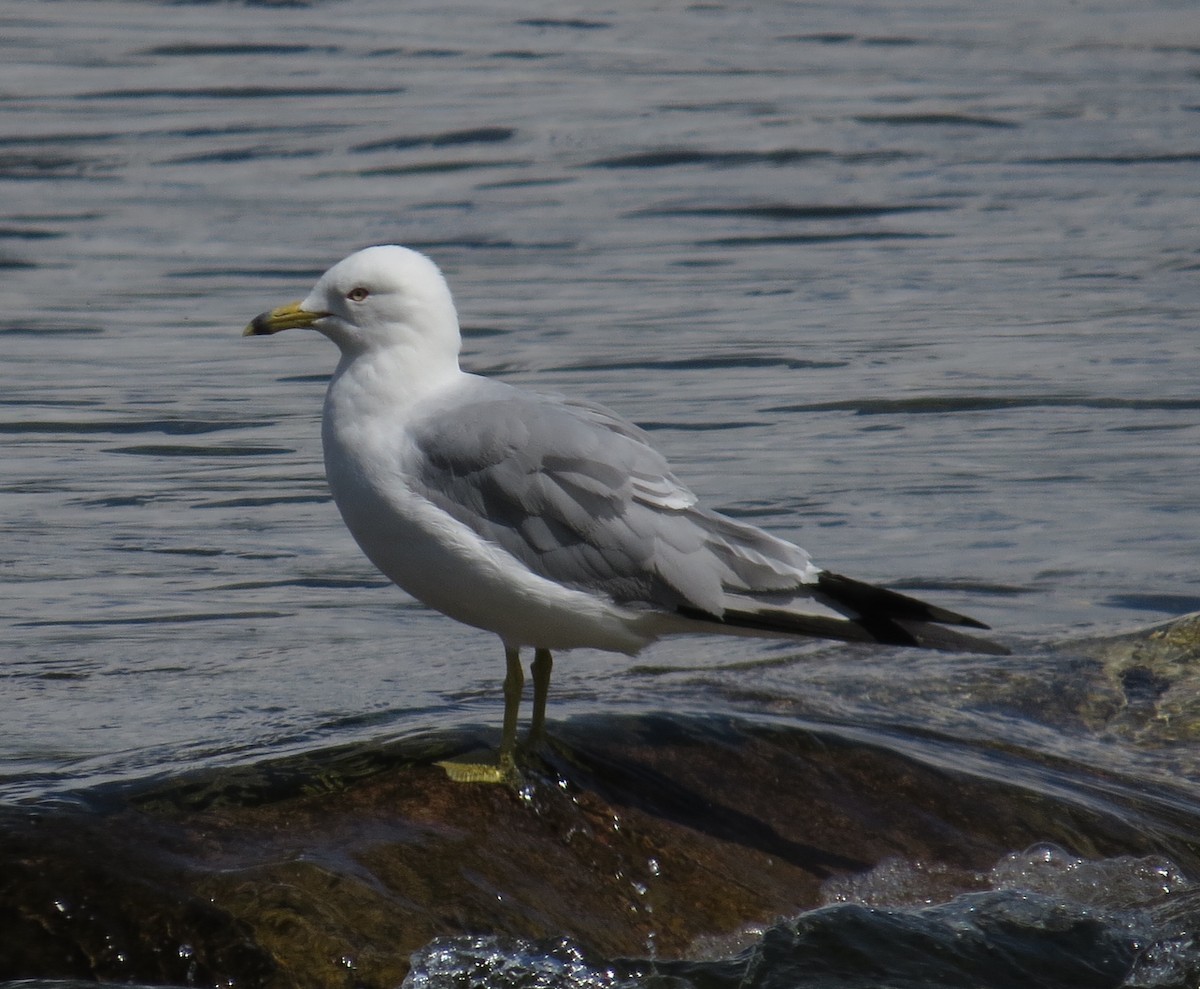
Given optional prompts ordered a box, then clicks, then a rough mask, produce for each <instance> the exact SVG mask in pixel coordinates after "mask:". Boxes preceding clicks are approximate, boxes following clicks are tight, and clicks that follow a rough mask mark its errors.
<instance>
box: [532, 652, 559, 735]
mask: <svg viewBox="0 0 1200 989" xmlns="http://www.w3.org/2000/svg"><path fill="white" fill-rule="evenodd" d="M553 668H554V657H553V656H552V655H551V654H550V650H549V649H535V650H534V651H533V663H532V664H531V665H530V667H529V669H530V671H531V672H532V673H533V717H532V718H531V719H530V721H529V743H530V744H531V745H537V744H538V743H540V742H541V740H542V735H544V734H545V731H546V697H547V696H548V695H549V693H550V671H551V670H552V669H553Z"/></svg>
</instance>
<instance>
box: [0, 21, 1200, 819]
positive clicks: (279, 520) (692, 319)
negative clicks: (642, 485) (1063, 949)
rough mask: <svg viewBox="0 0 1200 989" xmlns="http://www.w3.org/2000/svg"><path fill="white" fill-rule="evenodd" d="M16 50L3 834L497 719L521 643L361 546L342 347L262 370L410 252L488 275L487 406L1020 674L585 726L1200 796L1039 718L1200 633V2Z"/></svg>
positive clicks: (266, 25) (633, 699) (8, 281)
mask: <svg viewBox="0 0 1200 989" xmlns="http://www.w3.org/2000/svg"><path fill="white" fill-rule="evenodd" d="M0 23H2V24H3V30H2V31H0V39H2V40H0V92H2V93H3V96H2V97H0V101H2V102H0V107H2V109H3V116H2V117H0V191H2V199H0V210H2V216H0V272H2V275H3V277H2V279H0V312H3V314H4V315H3V317H0V347H2V353H3V355H4V360H3V362H0V386H2V387H0V432H2V433H3V437H4V441H5V447H6V459H5V463H6V470H5V471H4V476H3V478H2V479H0V490H2V491H3V504H4V507H5V511H4V517H3V522H2V523H0V524H2V525H3V527H4V546H5V550H4V554H3V566H2V568H0V581H2V582H3V588H4V594H3V600H4V604H3V606H2V607H3V615H2V620H3V622H4V624H5V635H4V639H3V643H4V645H3V665H2V666H0V676H2V677H3V679H4V698H5V701H4V707H5V714H4V723H5V729H6V730H5V731H4V733H3V739H2V742H0V799H3V800H4V801H5V802H7V803H14V804H15V803H21V802H26V803H28V802H34V803H37V802H42V801H45V800H47V799H49V798H52V797H57V796H61V795H63V794H65V793H69V792H79V791H87V790H90V789H94V788H96V787H101V786H104V785H107V784H113V783H129V782H137V781H146V780H150V779H154V778H159V777H161V778H166V779H169V778H172V777H173V776H175V775H177V774H179V773H181V772H184V771H190V770H194V769H196V768H197V767H208V768H211V767H218V766H225V765H240V764H246V763H250V762H254V761H257V760H260V759H263V758H266V757H276V756H282V755H287V754H295V753H308V752H320V751H321V750H322V749H324V748H325V747H328V746H332V745H341V744H344V743H356V742H368V741H370V740H373V739H379V738H395V737H406V736H416V735H419V734H421V733H424V732H428V731H430V730H431V729H449V728H454V727H457V726H460V725H463V724H473V723H480V722H482V723H494V722H495V721H496V720H497V719H498V715H499V695H498V680H499V678H500V676H501V661H500V651H499V646H498V643H496V642H495V641H493V640H492V639H491V638H489V637H488V636H486V635H484V634H482V633H476V632H474V631H471V630H467V629H463V628H461V627H458V626H455V625H454V624H452V623H450V622H449V621H447V620H445V619H442V618H440V617H438V616H434V615H431V614H429V613H427V612H426V611H424V610H423V609H422V608H420V607H418V606H416V605H415V604H413V603H411V602H408V601H406V600H404V599H403V597H402V596H401V595H400V594H399V593H398V592H396V591H395V589H393V588H390V587H388V586H387V585H386V584H385V583H384V582H383V581H382V580H381V579H380V578H379V577H378V575H377V574H375V573H374V572H373V571H372V569H371V568H370V566H369V565H368V564H367V563H366V562H365V560H363V559H361V557H360V556H359V554H358V552H357V550H356V548H355V547H354V546H353V545H352V543H351V541H350V539H349V537H348V536H347V535H346V534H345V532H344V531H343V529H342V527H341V524H340V522H339V520H338V518H337V515H336V511H335V510H334V508H333V506H332V505H331V504H330V503H329V501H328V498H327V495H326V491H325V486H324V480H323V477H322V472H321V467H320V460H321V458H320V448H319V436H318V417H319V410H320V401H321V393H322V388H323V382H324V378H325V376H326V375H327V374H328V372H329V370H330V369H331V367H332V363H333V352H332V350H331V349H330V348H329V347H328V345H326V344H325V343H324V341H322V340H320V339H318V338H316V337H313V336H309V335H304V334H295V335H293V334H286V335H284V336H283V337H279V338H274V339H271V340H269V341H264V340H241V339H239V337H238V333H239V332H240V328H241V327H242V326H243V325H244V324H245V323H246V321H247V320H248V319H249V318H250V317H252V316H253V315H254V314H256V313H257V312H260V311H261V310H263V309H267V308H270V307H272V306H274V305H276V304H278V303H281V302H285V301H288V300H290V299H293V298H298V297H300V296H302V295H303V294H305V293H306V291H307V289H308V287H309V285H310V284H311V282H312V281H313V279H314V278H315V277H316V276H317V274H319V272H320V271H321V270H323V269H324V268H325V267H326V266H327V265H328V264H330V263H332V262H333V261H334V260H336V259H338V258H340V257H341V256H343V255H345V254H347V253H349V252H350V251H351V250H353V249H355V248H357V247H360V246H364V245H366V244H370V243H378V242H388V241H396V242H401V243H406V244H409V245H412V246H415V247H418V248H420V249H423V250H426V251H427V252H429V253H430V254H431V255H433V256H434V257H435V259H436V260H437V261H438V262H439V263H440V264H441V265H442V266H443V268H444V270H445V271H446V272H447V274H448V277H449V279H450V282H451V286H452V288H453V289H454V291H455V295H456V299H457V301H458V305H459V309H460V313H461V314H462V317H463V321H464V324H465V328H466V336H467V345H466V354H465V363H466V364H467V365H468V366H469V367H470V368H471V369H473V370H479V371H482V372H485V373H489V374H490V373H495V374H500V375H503V376H504V377H505V378H506V379H508V380H510V381H513V382H515V383H518V384H523V385H536V386H538V387H544V388H548V389H560V390H564V391H570V392H573V393H579V394H584V395H587V396H589V397H591V398H593V399H597V400H600V401H603V402H606V403H608V404H611V405H613V406H614V407H616V408H617V409H619V410H620V411H621V412H623V413H624V414H626V415H628V416H629V417H631V418H633V419H635V420H636V421H638V422H640V423H642V424H644V425H646V426H647V427H649V428H650V429H652V430H653V432H654V438H655V440H656V442H657V443H658V444H659V445H660V446H661V447H662V448H663V449H664V450H665V451H666V452H668V454H669V455H670V456H671V458H672V460H673V461H674V462H675V463H676V465H677V467H678V468H679V473H680V474H681V476H682V477H683V478H684V479H685V480H686V481H687V482H688V483H689V484H690V485H691V486H692V487H693V488H694V489H695V490H696V491H698V492H699V493H700V494H701V495H702V497H704V498H705V500H706V501H707V502H708V503H709V504H711V505H713V506H715V507H718V508H720V509H722V510H725V511H728V512H730V513H732V514H735V515H738V516H741V517H747V518H751V519H753V520H754V521H755V522H756V523H758V524H761V525H763V526H765V527H767V528H769V529H771V530H772V531H774V532H777V533H779V534H780V535H783V536H785V537H787V538H792V539H795V540H796V541H798V542H800V543H801V544H802V545H804V546H805V547H806V548H808V549H809V550H810V551H811V552H813V554H814V555H815V556H816V558H817V559H818V560H819V561H821V562H822V563H824V564H826V565H828V566H830V567H831V568H834V569H837V570H840V571H842V572H845V573H848V574H852V575H855V576H859V577H863V578H867V579H873V580H879V581H883V582H888V583H891V584H893V585H895V586H900V587H905V588H909V589H912V590H914V591H916V592H919V593H921V594H924V595H928V596H931V597H934V598H936V600H937V601H938V602H939V603H942V604H945V605H946V606H948V607H951V608H955V609H959V610H963V611H966V612H968V613H970V614H973V615H976V616H978V617H979V618H981V619H983V620H985V621H987V622H989V623H990V624H992V625H994V626H995V627H996V628H997V630H998V632H999V635H1000V636H1001V637H1002V638H1003V639H1004V640H1005V641H1007V642H1009V643H1010V644H1011V645H1013V646H1014V647H1015V649H1016V650H1017V652H1018V653H1019V654H1021V655H1022V656H1023V657H1025V658H1023V659H1019V660H1016V661H1014V663H1016V664H1017V665H1016V666H1015V667H1005V666H1003V665H1002V661H996V660H982V659H972V660H970V661H965V660H960V659H948V658H945V657H910V656H907V655H902V656H897V655H895V654H890V655H888V656H886V657H883V658H881V659H880V660H878V661H872V660H869V659H867V658H865V657H858V659H861V661H858V659H856V662H855V663H854V664H853V665H852V666H851V665H848V664H847V663H845V662H844V660H843V655H844V654H843V653H842V652H840V651H839V650H838V649H826V648H824V647H809V648H807V649H805V650H801V651H800V652H799V653H797V651H796V650H795V649H793V648H791V647H787V648H783V647H780V646H777V645H776V646H767V645H763V644H761V643H754V642H751V641H742V640H731V641H704V640H700V641H694V640H678V641H674V642H670V643H664V644H661V645H659V646H656V647H655V648H654V649H653V650H652V651H651V652H650V653H647V654H646V655H644V656H643V657H641V660H640V661H639V665H637V666H635V667H632V668H631V666H630V664H629V662H628V661H627V660H625V659H623V658H620V657H611V656H607V655H604V654H598V653H585V652H580V653H577V654H573V655H571V656H569V657H564V658H563V660H562V661H561V662H560V663H559V664H558V668H557V669H556V672H555V684H554V690H553V694H552V699H551V712H550V713H551V717H552V718H558V719H563V718H569V717H572V716H576V715H582V714H586V713H589V712H593V711H596V710H617V709H625V710H628V711H630V712H633V713H637V712H642V711H654V710H657V709H659V708H660V707H671V708H685V709H691V710H700V711H703V710H714V709H715V710H728V709H729V707H730V706H733V707H735V708H736V709H737V710H739V711H741V712H743V713H745V714H746V715H747V716H750V717H754V716H758V715H766V716H770V717H781V718H785V719H786V718H797V719H799V718H810V719H816V720H818V721H820V722H822V723H825V724H832V725H842V726H847V730H848V731H849V730H851V729H850V728H849V726H856V728H855V729H854V730H861V731H863V732H866V733H867V734H868V735H871V737H873V738H876V739H877V740H879V741H880V744H889V745H894V746H896V747H898V748H900V749H905V748H906V747H916V748H920V746H921V744H922V743H921V742H920V732H921V730H922V729H925V728H928V727H929V726H930V725H933V726H935V727H936V729H937V731H939V732H941V733H943V735H944V736H945V737H946V738H949V739H950V740H951V744H950V745H949V746H948V748H946V749H942V750H940V752H939V755H938V758H940V759H945V760H949V761H951V762H955V761H956V760H957V762H958V763H959V764H961V765H968V764H969V765H972V766H974V765H975V764H976V762H979V763H981V768H979V772H981V773H984V774H986V773H988V772H994V773H996V774H997V775H1002V774H1003V773H1005V772H1007V771H1008V769H1009V768H1010V767H1009V766H1008V765H1007V763H1005V761H1004V759H1003V758H1001V757H999V756H997V755H995V752H996V751H999V749H998V748H993V747H1003V746H1005V745H1016V746H1017V747H1018V748H1021V750H1022V751H1028V752H1049V753H1052V754H1053V755H1054V756H1056V757H1060V758H1061V759H1062V760H1064V763H1065V764H1066V765H1067V766H1072V765H1073V766H1075V767H1076V768H1077V770H1078V771H1079V772H1080V773H1085V772H1087V771H1091V770H1092V769H1094V768H1095V767H1110V768H1111V767H1117V770H1118V771H1119V772H1122V773H1128V774H1129V775H1128V777H1127V778H1128V779H1130V780H1133V779H1156V780H1159V781H1161V782H1163V783H1164V785H1170V786H1173V787H1175V788H1177V791H1178V792H1179V794H1180V797H1179V799H1184V797H1183V796H1182V794H1184V793H1186V794H1187V795H1188V796H1187V799H1192V798H1193V797H1194V794H1192V788H1193V781H1194V777H1190V778H1187V779H1181V778H1180V776H1179V771H1180V768H1179V767H1180V765H1181V762H1180V760H1181V759H1183V758H1184V757H1183V756H1181V755H1180V752H1179V750H1178V749H1177V748H1171V747H1170V746H1156V745H1151V746H1146V745H1144V744H1142V743H1141V742H1139V741H1138V740H1135V739H1132V738H1131V737H1129V736H1122V735H1120V734H1119V733H1118V734H1117V735H1115V736H1114V735H1112V734H1111V733H1105V732H1103V731H1097V730H1096V728H1095V726H1094V725H1093V726H1088V725H1081V724H1080V723H1079V722H1078V720H1075V719H1073V718H1072V717H1068V716H1067V715H1066V714H1064V713H1063V712H1060V711H1055V710H1050V709H1049V708H1051V707H1053V705H1052V704H1047V703H1045V701H1044V699H1043V698H1039V697H1038V686H1037V685H1038V684H1039V683H1042V684H1044V683H1046V682H1053V683H1058V684H1060V685H1062V684H1067V685H1069V684H1070V682H1071V677H1070V671H1069V670H1066V669H1064V668H1063V667H1062V666H1061V665H1059V664H1058V663H1057V661H1056V660H1055V659H1054V657H1053V655H1047V654H1045V653H1044V652H1042V651H1040V650H1042V649H1043V647H1044V646H1045V645H1046V644H1047V643H1048V642H1050V641H1052V640H1057V639H1060V638H1062V637H1065V636H1068V635H1073V634H1085V633H1086V634H1094V635H1100V634H1107V633H1110V632H1112V631H1114V630H1117V629H1122V628H1126V627H1131V626H1134V625H1138V624H1142V623H1146V622H1150V621H1157V620H1160V619H1162V618H1166V617H1170V616H1172V615H1176V614H1180V613H1183V612H1187V611H1191V610H1195V609H1197V608H1200V576H1198V575H1197V570H1196V567H1195V560H1196V559H1197V558H1198V557H1200V527H1197V526H1196V525H1195V522H1194V517H1193V511H1194V508H1195V495H1194V491H1193V489H1194V485H1193V484H1192V483H1191V478H1192V477H1193V475H1194V456H1195V450H1196V446H1197V441H1198V440H1200V425H1198V423H1200V398H1198V397H1197V393H1196V387H1195V381H1196V375H1197V359H1196V356H1195V351H1196V347H1195V313H1196V311H1197V308H1198V303H1200V280H1198V279H1197V272H1198V270H1200V251H1198V250H1197V247H1196V242H1195V235H1194V231H1195V218H1196V217H1197V216H1198V215H1200V193H1198V192H1197V189H1200V183H1198V182H1197V165H1198V163H1200V142H1198V140H1197V122H1198V121H1200V117H1198V116H1197V114H1198V112H1200V73H1198V71H1197V70H1198V67H1200V66H1198V54H1200V36H1198V34H1197V26H1196V20H1195V11H1194V5H1193V4H1191V3H1190V0H1180V2H1169V0H1158V2H1154V3H1150V4H1145V5H1141V6H1139V7H1137V8H1131V7H1130V6H1129V5H1128V4H1123V3H1118V2H1116V0H1094V2H1089V3H1086V4H1075V5H1070V6H1069V7H1061V8H1057V7H1054V6H1053V5H1051V6H1047V5H1046V4H1044V3H1033V2H1025V0H1005V2H1003V3H1000V4H992V5H989V6H988V8H987V9H986V11H985V10H983V9H981V8H979V7H978V6H977V5H973V4H967V3H962V2H961V0H944V2H928V3H922V4H903V5H901V4H887V3H883V2H873V3H872V2H867V3H861V4H857V5H855V6H853V7H847V6H846V5H844V4H837V3H756V4H751V5H744V4H694V5H691V6H678V5H665V4H663V5H651V6H650V7H647V6H646V5H642V4H637V5H635V4H627V5H613V6H609V7H603V8H595V7H584V6H582V5H579V6H570V5H567V6H563V5H562V4H557V5H554V7H553V8H550V7H546V8H545V9H544V10H540V11H539V10H533V11H524V12H517V11H514V9H513V8H512V7H511V5H507V4H501V3H474V4H458V5H455V4H438V5H429V6H427V7H422V8H419V9H404V10H399V9H397V8H396V7H395V6H394V5H392V4H388V3H382V2H371V0H348V2H344V3H329V4H306V3H296V4H286V5H276V4H272V3H258V4H246V5H227V4H172V5H161V4H154V3H120V2H112V3H105V4H102V5H99V4H91V3H80V2H75V0H63V2H58V3H54V4H43V3H15V4H11V5H9V6H8V7H7V8H6V10H5V11H4V13H3V14H2V15H0ZM901 662H902V663H904V664H905V666H904V669H905V671H906V672H908V671H911V673H912V679H909V678H907V677H905V678H904V682H903V683H901V684H897V682H896V680H897V678H896V676H895V664H896V663H901ZM1014 669H1015V670H1018V671H1020V672H1019V675H1018V674H1017V673H1014V672H1013V670H1014ZM746 671H748V672H746ZM1013 677H1018V678H1024V680H1022V683H1023V684H1025V686H1023V687H1018V688H1015V689H1014V694H1013V695H1008V696H1007V702H1008V706H1006V707H1005V706H1000V707H988V706H987V705H983V704H981V705H977V706H975V707H972V706H971V704H969V703H968V704H966V705H965V707H964V705H963V704H961V703H957V702H959V701H961V700H962V698H963V697H964V695H965V694H966V693H967V692H968V690H969V689H971V688H969V687H968V686H967V685H968V684H973V685H975V687H979V686H980V685H986V684H993V683H997V682H1002V683H1005V684H1007V683H1010V681H1011V679H1012V678H1013ZM1014 695H1015V696H1016V700H1014V699H1013V696H1014ZM1018 701H1019V702H1020V703H1018ZM872 733H873V734H872ZM914 739H916V741H914ZM980 753H985V755H980ZM926 756H928V753H927V752H926ZM930 757H931V756H930ZM989 760H991V761H990V762H989ZM1185 762H1186V760H1185ZM1039 772H1040V771H1039V770H1031V775H1032V778H1033V780H1034V785H1047V786H1048V785H1049V784H1047V783H1046V781H1045V779H1042V778H1040V777H1039ZM1065 778H1066V782H1064V783H1062V786H1063V787H1064V788H1065V790H1066V791H1068V792H1070V791H1071V790H1072V787H1073V786H1074V785H1075V784H1076V782H1077V781H1075V780H1074V777H1073V776H1072V771H1071V770H1070V769H1068V770H1066V771H1065ZM1172 792H1176V791H1172Z"/></svg>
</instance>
